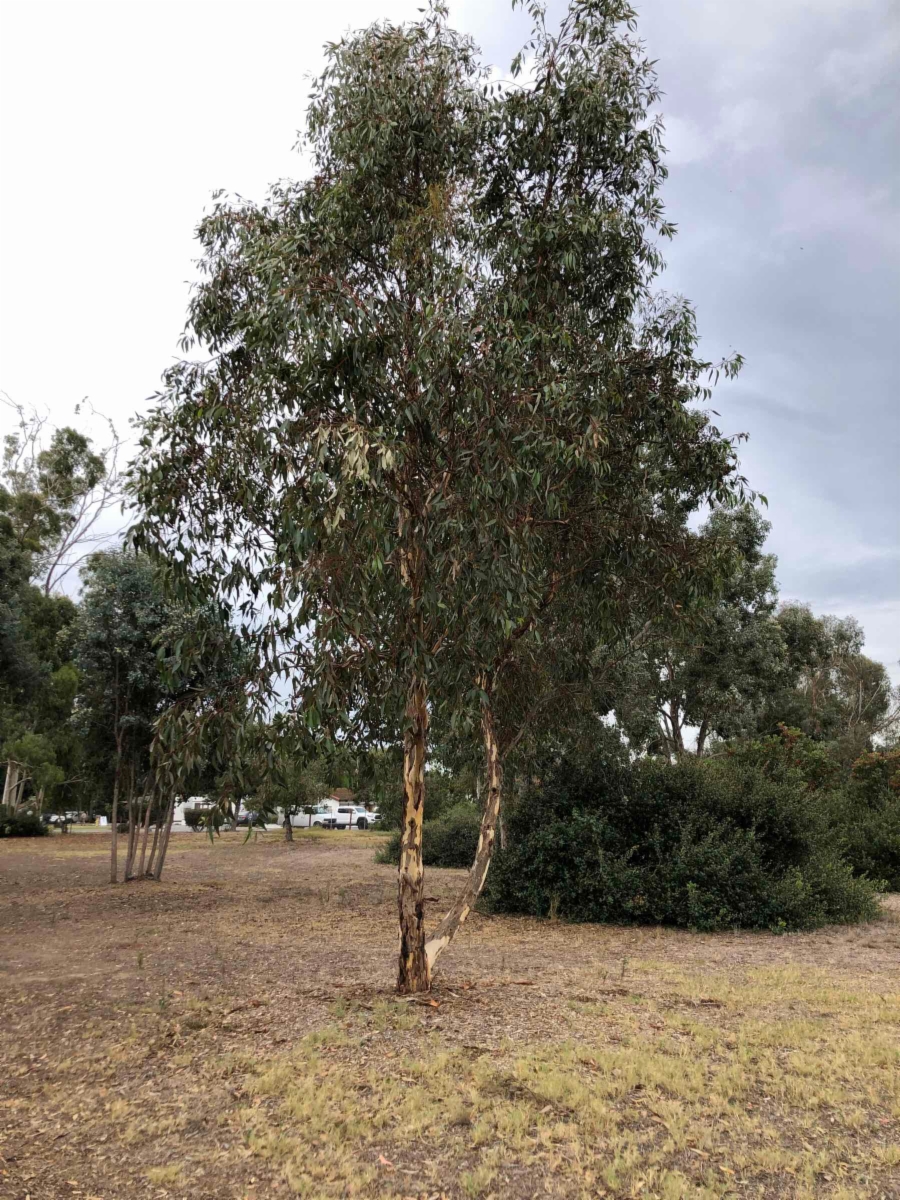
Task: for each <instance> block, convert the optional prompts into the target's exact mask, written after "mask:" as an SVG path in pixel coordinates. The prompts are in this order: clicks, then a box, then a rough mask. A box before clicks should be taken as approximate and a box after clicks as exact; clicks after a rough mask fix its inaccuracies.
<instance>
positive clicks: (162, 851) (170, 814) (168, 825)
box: [153, 793, 175, 881]
mask: <svg viewBox="0 0 900 1200" xmlns="http://www.w3.org/2000/svg"><path fill="white" fill-rule="evenodd" d="M174 816H175V795H174V793H173V794H172V795H171V796H170V797H169V805H168V808H167V809H166V822H165V826H164V828H163V832H162V835H161V837H160V842H159V858H158V859H157V862H156V872H155V874H154V876H153V878H154V879H156V880H157V881H158V880H160V879H161V878H162V872H163V867H164V865H165V862H166V851H167V850H168V849H169V836H170V834H171V832H172V819H173V818H174Z"/></svg>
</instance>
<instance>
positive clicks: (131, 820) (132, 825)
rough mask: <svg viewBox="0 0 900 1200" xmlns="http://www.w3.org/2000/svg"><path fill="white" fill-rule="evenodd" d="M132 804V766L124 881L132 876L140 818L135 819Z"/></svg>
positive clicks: (133, 799)
mask: <svg viewBox="0 0 900 1200" xmlns="http://www.w3.org/2000/svg"><path fill="white" fill-rule="evenodd" d="M134 805H135V798H134V768H133V766H132V771H131V781H130V785H129V789H128V851H127V853H126V855H125V876H124V878H125V882H126V883H127V882H128V880H130V879H133V878H134V851H135V845H136V842H137V829H138V824H139V820H140V818H139V815H138V820H135V816H136V814H135V811H134Z"/></svg>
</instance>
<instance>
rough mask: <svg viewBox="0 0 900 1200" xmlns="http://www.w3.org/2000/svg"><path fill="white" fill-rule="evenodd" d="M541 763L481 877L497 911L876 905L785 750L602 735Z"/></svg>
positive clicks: (634, 913)
mask: <svg viewBox="0 0 900 1200" xmlns="http://www.w3.org/2000/svg"><path fill="white" fill-rule="evenodd" d="M774 741H775V742H777V739H774ZM770 749H771V748H770ZM776 749H777V747H776ZM541 777H542V781H541V783H540V784H535V785H533V786H532V787H531V788H530V789H528V790H527V791H526V792H525V794H524V795H523V797H522V798H521V800H520V802H519V803H518V805H517V806H516V808H515V809H514V811H513V812H511V813H510V816H509V819H508V832H509V846H508V848H507V850H506V851H504V852H502V853H498V854H497V856H496V861H495V863H494V864H493V866H492V869H491V873H490V875H489V877H488V892H487V896H486V903H487V904H488V905H489V906H490V907H492V908H494V909H496V910H498V911H504V912H520V913H529V914H531V915H534V916H548V915H550V914H555V915H558V916H559V917H561V918H564V919H568V920H572V921H614V922H634V923H638V922H640V923H652V924H671V925H678V926H683V927H687V928H693V929H704V930H716V929H729V928H734V927H740V928H745V929H776V930H787V929H807V928H812V927H815V926H817V925H822V924H826V923H830V922H845V921H858V920H865V919H868V918H871V917H874V916H875V915H876V914H877V911H878V907H877V901H876V898H875V890H876V885H875V884H874V883H873V882H871V881H869V880H867V879H858V878H854V876H853V872H852V870H851V868H850V865H849V864H848V862H847V861H846V860H845V859H844V858H843V857H842V854H841V849H840V845H839V844H838V842H837V841H836V839H835V838H834V837H833V836H831V835H830V832H829V827H828V822H827V820H826V819H825V817H824V815H823V813H822V809H821V805H820V804H819V803H818V802H817V799H816V796H815V794H814V793H812V792H810V790H809V789H808V787H807V786H806V784H805V782H804V780H803V778H802V777H801V775H800V774H799V772H798V771H797V770H796V768H794V767H792V766H791V764H790V762H789V761H788V759H787V758H786V757H785V756H784V755H783V754H779V753H777V752H776V753H769V754H768V756H767V755H765V754H762V753H761V752H760V748H759V745H758V744H757V745H753V746H750V747H746V748H742V749H739V750H736V751H732V752H729V753H728V754H725V755H723V756H722V757H720V758H717V759H714V760H699V761H698V760H693V759H692V760H689V761H684V762H680V763H676V764H670V763H663V762H657V761H640V762H636V763H633V764H632V763H630V762H629V761H628V758H627V755H626V753H625V751H624V748H622V747H616V746H611V745H610V744H609V743H608V742H607V743H605V744H604V745H603V746H602V747H601V748H600V749H599V750H598V752H597V753H596V754H595V755H593V756H591V757H589V758H588V759H587V760H585V761H581V762H576V761H572V760H565V759H558V760H556V761H552V762H549V763H547V764H545V768H544V769H543V770H542V771H541Z"/></svg>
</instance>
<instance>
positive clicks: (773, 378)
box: [0, 0, 900, 678]
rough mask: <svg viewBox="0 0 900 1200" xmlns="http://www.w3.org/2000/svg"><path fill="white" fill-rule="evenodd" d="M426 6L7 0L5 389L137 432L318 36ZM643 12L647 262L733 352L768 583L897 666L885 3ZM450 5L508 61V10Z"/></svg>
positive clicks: (1, 356) (897, 434) (290, 168)
mask: <svg viewBox="0 0 900 1200" xmlns="http://www.w3.org/2000/svg"><path fill="white" fill-rule="evenodd" d="M421 3H422V0H418V3H417V2H415V0H410V2H408V3H406V2H401V0H329V2H328V3H320V2H318V0H317V2H315V3H312V2H310V0H293V2H292V3H277V2H274V0H272V2H265V0H234V2H231V3H226V2H224V0H206V2H195V3H191V2H189V0H177V2H171V3H170V2H167V0H112V2H107V3H82V2H79V0H66V2H65V3H61V4H59V3H42V2H41V0H27V2H9V0H7V2H6V3H4V4H3V5H2V22H3V27H2V31H0V33H2V38H0V89H2V95H0V122H2V127H0V136H2V147H0V153H2V157H0V172H2V178H0V389H2V390H3V391H5V392H7V393H8V394H9V395H10V396H11V397H13V399H15V400H16V401H18V402H20V403H23V404H26V405H35V406H37V407H38V408H40V409H42V410H49V412H50V413H51V415H52V417H53V419H54V420H56V421H60V422H63V421H66V420H67V419H70V418H71V415H72V410H73V408H74V405H75V404H76V403H77V402H78V401H79V400H80V399H81V398H82V397H85V396H87V397H89V398H90V399H91V401H92V402H93V404H94V405H95V406H96V407H97V408H98V409H100V410H102V411H103V412H105V413H107V414H109V415H111V416H113V417H114V418H115V419H116V421H117V422H118V424H119V425H120V427H123V428H124V427H127V424H128V421H129V420H130V418H131V417H132V416H133V415H134V414H135V413H137V412H140V411H141V409H142V408H143V407H144V406H145V404H146V398H147V397H148V396H149V395H150V394H151V393H152V392H153V391H154V390H155V388H156V387H157V384H158V380H159V375H160V372H161V371H162V369H163V368H164V367H165V366H166V365H167V364H168V363H169V362H170V361H171V360H172V359H173V357H174V356H175V355H176V339H177V336H178V334H179V333H180V331H181V328H182V325H183V321H184V312H185V304H186V298H187V290H188V281H189V280H190V279H191V278H192V275H193V266H192V260H193V258H194V255H195V250H194V245H193V242H192V234H193V229H194V226H195V225H196V223H197V220H198V218H199V217H200V215H201V213H202V212H203V209H204V207H205V206H206V205H207V204H208V202H209V196H210V193H211V192H212V191H213V190H214V189H215V188H220V187H221V188H226V189H227V190H229V191H237V192H240V193H242V194H243V195H245V196H248V197H252V198H254V199H261V198H262V197H263V195H264V193H265V189H266V186H267V185H268V184H269V183H270V182H272V181H273V180H275V179H277V178H279V177H283V176H287V175H292V174H296V173H297V172H298V170H300V169H301V168H302V164H301V163H300V161H299V159H298V158H297V156H296V154H294V153H293V152H292V146H293V143H294V141H295V132H296V130H297V129H298V128H299V127H300V126H301V124H302V121H303V111H304V106H305V103H306V94H307V92H308V83H307V78H306V77H307V76H308V75H309V73H315V72H317V71H318V70H319V68H320V66H321V63H322V51H321V47H322V43H323V42H324V41H326V40H328V39H333V38H336V37H338V36H339V35H340V34H341V33H343V32H344V31H345V30H347V29H348V28H349V27H356V26H359V25H361V24H364V23H366V22H368V21H370V20H373V19H376V18H378V17H388V18H392V19H395V20H396V19H403V18H409V17H414V16H415V14H416V9H417V8H418V7H419V6H420V4H421ZM637 7H638V11H639V14H640V31H641V34H642V36H643V37H644V38H645V40H646V42H647V45H648V50H649V52H650V54H651V56H652V57H653V58H655V59H657V60H658V70H659V75H660V79H661V83H662V86H663V89H664V91H665V93H666V95H665V100H664V103H663V106H662V107H663V111H664V114H665V118H666V124H667V129H668V136H667V139H666V141H667V145H668V147H669V150H670V154H669V160H668V161H669V166H670V171H671V174H670V178H669V182H668V185H667V188H666V193H665V196H666V201H667V206H668V211H669V215H670V216H671V218H672V219H673V220H675V221H676V222H677V224H678V227H679V236H678V238H677V239H676V241H675V243H674V245H673V246H672V247H667V250H666V253H667V257H668V260H669V269H668V271H667V273H666V276H665V279H664V284H665V286H666V287H667V288H669V289H670V290H676V291H680V292H683V293H684V294H685V295H687V296H688V297H690V298H691V300H692V301H694V303H695V304H696V306H697V309H698V315H699V323H700V329H701V332H702V333H703V336H704V349H705V350H706V352H707V353H708V356H709V357H717V356H719V355H721V354H723V353H726V352H728V351H729V350H730V349H736V350H739V351H740V352H741V353H742V354H743V355H744V356H745V358H746V360H747V366H746V368H745V371H744V373H743V374H742V376H741V378H740V379H739V380H738V381H737V382H736V383H734V384H732V385H729V386H728V387H727V388H726V387H722V388H721V389H720V390H719V392H718V393H717V396H716V401H715V407H716V408H717V410H718V411H719V412H720V413H721V423H722V427H723V428H724V429H726V430H728V431H729V432H737V431H746V432H747V433H749V434H750V441H749V443H748V444H747V446H746V448H745V449H744V451H743V455H742V457H743V464H744V468H745V473H746V474H747V475H748V476H749V478H750V482H751V484H752V485H753V486H754V487H756V488H758V489H759V490H760V491H762V492H765V493H766V494H767V495H768V497H769V513H768V515H769V518H770V519H771V521H772V524H773V529H772V534H771V538H770V547H771V549H772V550H774V551H775V552H776V553H777V555H778V557H779V579H780V582H781V591H782V596H783V597H784V598H785V599H788V598H794V599H801V600H805V601H808V602H809V603H811V604H812V606H813V608H814V609H815V610H816V611H818V612H835V613H839V614H841V615H843V614H846V613H853V614H855V615H856V616H857V617H859V618H860V620H861V621H862V622H863V625H864V626H865V629H866V632H867V650H868V652H869V653H870V654H871V655H872V656H873V657H875V658H878V659H880V660H881V661H883V662H885V663H887V664H889V665H890V667H891V669H892V673H893V674H894V677H895V678H897V677H898V671H897V667H896V660H897V659H898V658H900V409H898V403H897V388H896V378H897V357H898V346H900V333H898V330H900V269H898V268H900V221H898V216H900V214H898V196H897V193H898V145H900V138H898V135H900V129H898V116H900V7H898V6H897V4H896V3H895V2H894V0H753V2H752V3H748V2H745V3H738V2H735V0H644V2H643V3H639V4H638V5H637ZM562 8H563V3H562V0H560V2H558V3H554V2H553V0H551V2H550V5H549V10H550V14H551V16H552V15H553V14H558V13H559V12H561V10H562ZM451 12H452V15H453V19H454V22H455V24H456V25H457V26H458V27H460V28H463V29H465V30H467V31H469V32H471V33H472V35H473V36H474V37H475V39H476V41H477V42H478V43H479V44H480V45H481V47H482V49H483V51H484V55H485V58H486V60H487V61H489V62H493V63H496V64H497V65H498V66H500V67H502V68H505V67H506V66H507V65H508V63H509V61H510V59H511V57H512V55H513V53H514V52H515V50H516V49H517V48H518V46H519V44H520V43H521V41H522V40H523V38H524V35H525V32H526V25H525V20H524V18H523V16H522V14H521V13H516V14H515V15H513V14H512V13H511V10H510V7H509V4H508V2H507V0H459V2H457V3H453V4H452V5H451ZM4 418H5V414H4V413H3V412H2V411H0V423H2V421H3V420H4Z"/></svg>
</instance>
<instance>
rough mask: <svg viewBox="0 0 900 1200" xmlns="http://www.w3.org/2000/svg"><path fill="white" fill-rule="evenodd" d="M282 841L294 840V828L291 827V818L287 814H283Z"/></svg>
mask: <svg viewBox="0 0 900 1200" xmlns="http://www.w3.org/2000/svg"><path fill="white" fill-rule="evenodd" d="M284 840H285V841H286V842H292V841H293V840H294V828H293V826H292V825H291V818H290V816H289V815H288V813H285V814H284Z"/></svg>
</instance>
